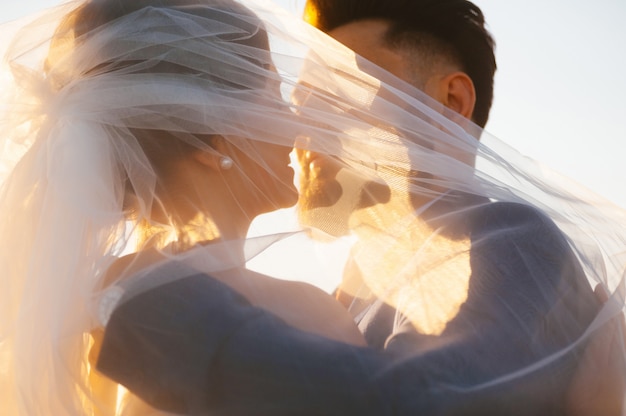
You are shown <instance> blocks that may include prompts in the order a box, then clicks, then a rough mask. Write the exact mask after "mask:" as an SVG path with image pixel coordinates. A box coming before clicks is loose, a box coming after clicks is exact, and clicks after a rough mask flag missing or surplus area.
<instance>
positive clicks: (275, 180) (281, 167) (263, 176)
mask: <svg viewBox="0 0 626 416" xmlns="http://www.w3.org/2000/svg"><path fill="white" fill-rule="evenodd" d="M229 143H230V145H229V146H230V147H231V148H232V152H229V153H230V154H231V157H232V159H233V161H234V166H233V168H231V169H229V171H228V172H225V176H229V177H232V179H230V181H231V182H232V183H231V184H230V187H231V192H232V194H233V196H234V197H235V198H237V200H238V202H239V204H240V206H241V208H242V209H243V210H244V211H245V212H246V213H247V214H248V215H249V216H251V217H253V216H255V215H258V214H261V213H264V212H270V211H274V210H276V209H280V208H286V207H290V206H292V205H294V204H295V203H296V202H297V199H298V192H297V190H296V188H295V186H294V171H293V169H292V168H291V166H290V162H291V159H290V153H291V150H292V148H291V146H283V145H278V144H273V143H267V142H263V141H260V140H249V139H232V138H229Z"/></svg>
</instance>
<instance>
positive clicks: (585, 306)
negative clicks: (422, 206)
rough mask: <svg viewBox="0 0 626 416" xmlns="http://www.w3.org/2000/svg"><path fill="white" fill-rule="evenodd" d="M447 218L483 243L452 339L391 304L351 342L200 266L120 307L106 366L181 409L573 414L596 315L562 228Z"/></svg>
mask: <svg viewBox="0 0 626 416" xmlns="http://www.w3.org/2000/svg"><path fill="white" fill-rule="evenodd" d="M442 227H443V228H447V229H448V231H449V232H450V233H458V234H459V235H461V234H464V235H467V236H469V237H470V238H471V242H472V246H471V251H470V264H471V270H472V272H471V273H472V274H471V279H470V292H469V297H468V299H467V301H466V302H465V303H464V304H463V305H462V307H461V310H460V312H459V314H458V315H457V317H456V318H454V320H453V321H451V322H450V323H449V324H448V326H447V327H446V329H445V331H444V332H443V333H442V334H441V335H440V336H437V337H432V336H424V335H420V334H418V333H417V332H416V331H415V330H414V328H413V326H412V325H411V323H410V322H408V321H407V320H406V319H403V318H402V317H401V316H398V315H397V314H396V312H395V311H394V310H393V309H391V308H390V307H389V306H388V305H385V304H384V303H382V302H380V301H379V302H377V303H375V305H373V307H372V308H371V309H370V310H369V311H368V314H367V315H366V316H365V318H364V320H363V321H362V322H361V325H362V326H363V328H364V331H365V335H366V338H367V339H368V341H369V342H370V345H371V346H370V347H369V348H362V347H354V346H350V345H345V344H342V343H339V342H335V341H331V340H328V339H325V338H323V337H319V336H315V335H312V334H308V333H305V332H303V331H299V330H297V329H294V328H291V327H289V326H288V325H286V324H285V323H283V322H282V321H281V320H279V319H277V318H276V317H275V316H273V315H272V314H270V313H268V312H267V311H264V310H262V309H260V308H257V307H255V306H252V305H250V303H249V302H248V301H247V300H246V299H244V298H243V297H242V296H240V295H238V294H237V293H235V292H234V291H232V290H231V289H230V288H228V287H227V286H225V285H224V284H222V283H220V282H218V281H216V280H214V279H212V278H211V277H210V276H206V275H201V274H196V275H190V276H189V277H187V278H184V279H182V280H178V281H176V282H173V283H169V284H165V285H162V286H159V287H157V288H155V289H152V290H150V291H148V292H145V293H143V294H141V295H139V296H136V297H134V298H132V299H130V300H128V301H125V302H124V303H122V304H121V306H120V307H118V308H117V309H116V310H115V312H114V313H113V315H112V317H111V320H110V321H109V324H108V326H107V330H106V334H105V339H104V343H103V346H102V351H101V354H100V358H99V362H98V368H99V370H100V371H102V372H104V373H105V374H107V375H108V376H109V377H111V378H112V379H114V380H116V381H118V382H120V383H122V384H124V385H126V386H127V387H128V388H129V389H130V390H131V391H133V392H135V393H136V394H138V395H139V396H140V397H142V398H144V399H145V400H146V401H148V402H149V403H151V404H153V405H155V406H157V407H160V408H163V409H165V410H170V411H175V412H179V413H183V414H194V415H195V414H211V415H222V414H223V415H273V416H276V415H355V416H356V415H359V416H363V415H377V416H382V415H420V414H423V415H428V416H433V415H533V416H537V415H558V414H562V412H563V409H562V404H563V397H562V396H563V393H564V392H565V390H566V389H567V385H568V383H569V380H570V378H571V375H572V372H573V370H574V368H575V364H576V361H577V357H578V354H579V352H580V351H579V349H577V348H571V349H566V347H567V346H569V345H571V344H572V343H573V342H574V341H575V340H576V339H577V338H578V337H579V336H580V335H581V334H582V333H583V332H584V330H585V328H586V327H587V326H588V325H589V323H590V322H591V320H592V319H593V317H594V316H595V314H596V312H597V310H598V305H597V302H596V300H595V298H594V295H593V292H592V290H591V287H590V285H589V283H588V282H587V279H586V278H585V276H584V274H583V273H582V271H581V268H580V265H579V263H578V261H577V259H576V257H575V255H574V253H573V252H572V250H571V249H570V247H569V245H568V243H567V241H566V239H565V238H564V236H563V234H562V233H561V232H560V231H559V230H558V229H557V227H556V226H555V225H554V224H553V223H552V222H551V221H550V220H549V219H548V218H547V217H545V216H544V215H542V214H541V213H539V212H538V211H536V210H534V209H532V208H530V207H527V206H524V205H519V204H512V203H486V204H480V205H477V206H476V208H474V209H470V210H467V211H464V212H463V213H462V214H460V215H456V216H454V217H448V218H447V219H446V223H445V224H444V225H442ZM443 231H444V232H445V230H443ZM156 273H158V271H157V272H156ZM554 354H557V355H554ZM546 357H551V358H550V359H549V360H547V361H546V363H545V364H544V365H540V366H538V367H537V368H532V371H527V372H519V370H523V369H525V368H526V369H528V368H529V367H528V366H530V365H531V364H533V363H537V362H538V361H539V360H541V359H543V358H546ZM512 373H515V374H516V377H512V378H507V375H508V374H512ZM494 381H496V382H494Z"/></svg>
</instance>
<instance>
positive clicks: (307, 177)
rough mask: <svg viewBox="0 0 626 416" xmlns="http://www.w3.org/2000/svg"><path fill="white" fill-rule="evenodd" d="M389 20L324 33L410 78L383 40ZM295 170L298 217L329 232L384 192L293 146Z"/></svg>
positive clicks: (339, 230)
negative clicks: (298, 189)
mask: <svg viewBox="0 0 626 416" xmlns="http://www.w3.org/2000/svg"><path fill="white" fill-rule="evenodd" d="M388 27H389V23H388V22H386V21H383V20H364V21H358V22H353V23H349V24H347V25H344V26H341V27H339V28H337V29H334V30H332V31H330V32H329V33H328V34H329V35H330V36H332V37H334V38H335V39H336V40H338V41H339V42H341V43H343V44H344V45H346V46H347V47H349V48H350V49H352V50H353V51H354V52H356V53H357V54H358V55H361V56H363V57H364V58H366V59H368V60H369V61H371V62H373V63H375V64H377V65H378V66H380V67H382V68H384V69H386V70H387V71H389V72H391V73H392V74H394V75H396V76H397V77H399V78H401V79H403V80H405V81H407V82H411V80H412V75H413V74H411V72H410V66H409V62H407V61H406V59H404V57H403V56H402V55H400V54H399V53H398V52H397V51H394V50H392V49H390V48H389V47H388V46H387V45H386V44H385V42H384V36H385V33H386V32H387V29H388ZM296 155H297V158H298V164H299V165H300V172H299V175H298V176H299V188H300V199H299V202H298V212H299V217H300V221H301V222H302V223H303V224H305V225H309V226H312V227H316V228H320V229H322V230H324V231H326V232H328V233H330V234H333V235H341V234H346V233H347V232H348V225H347V224H348V219H349V217H350V215H351V213H352V212H353V211H354V210H356V209H359V208H363V207H364V206H367V205H372V204H373V203H376V201H377V200H378V199H379V198H378V196H377V194H383V195H386V192H387V190H386V189H383V188H384V187H383V186H381V185H376V184H374V183H372V182H366V181H364V180H363V179H362V178H360V177H359V176H358V175H356V174H352V173H351V172H350V169H348V168H345V167H343V166H341V165H340V164H339V162H338V161H336V160H334V159H333V158H331V157H329V156H327V155H323V154H320V153H318V152H314V151H311V150H301V149H300V150H298V149H296Z"/></svg>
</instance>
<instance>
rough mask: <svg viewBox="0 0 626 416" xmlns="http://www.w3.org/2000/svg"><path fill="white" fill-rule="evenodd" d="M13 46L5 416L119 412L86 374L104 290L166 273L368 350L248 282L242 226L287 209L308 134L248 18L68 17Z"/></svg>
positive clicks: (324, 301)
mask: <svg viewBox="0 0 626 416" xmlns="http://www.w3.org/2000/svg"><path fill="white" fill-rule="evenodd" d="M48 19H49V20H48ZM57 22H60V23H57ZM51 24H57V26H56V28H53V29H54V31H53V32H52V36H51V38H50V39H49V42H48V43H47V44H45V43H44V44H39V43H37V42H39V41H41V39H38V38H37V36H42V38H43V36H45V35H48V36H50V32H49V31H48V32H46V30H49V25H51ZM33 28H36V29H37V30H38V31H39V32H33V31H32V30H33ZM22 33H23V34H25V36H26V37H28V39H26V38H19V37H18V38H16V40H15V43H14V44H13V49H12V50H11V51H10V52H9V53H10V56H11V57H12V70H13V73H14V76H15V77H16V81H17V82H19V88H24V90H23V91H19V94H20V95H18V98H19V100H21V101H18V102H19V103H22V104H27V105H28V106H27V107H26V106H25V107H23V108H20V109H19V110H20V111H14V112H13V113H12V114H14V115H15V114H18V113H20V114H19V115H20V116H24V118H23V119H20V120H17V122H15V123H14V126H15V129H14V130H13V131H11V132H7V133H12V134H14V136H12V137H11V138H12V139H13V141H12V142H11V143H9V141H8V140H7V141H6V143H7V146H8V144H11V145H13V146H14V148H15V149H16V150H17V153H18V154H19V159H18V160H17V162H16V163H15V164H14V166H12V170H11V172H10V175H9V176H8V178H6V180H5V182H4V187H3V193H2V208H1V209H2V214H3V215H2V218H3V219H2V220H1V225H0V227H1V230H2V235H3V237H2V242H1V244H2V249H1V250H0V251H1V253H2V254H1V255H0V257H1V259H0V262H1V267H2V282H3V301H2V326H1V327H0V328H1V335H2V338H1V343H0V349H1V351H2V354H1V355H0V359H1V362H2V364H1V365H0V374H1V376H2V379H1V380H2V382H1V383H2V384H1V387H2V389H1V390H2V398H3V400H2V402H3V405H2V408H3V414H10V415H13V414H28V415H35V414H54V415H63V414H69V415H78V414H109V413H111V414H114V413H116V412H118V411H121V410H120V404H119V403H118V402H119V398H118V394H117V389H116V387H115V386H112V385H111V383H110V382H107V381H106V380H105V379H104V378H103V377H101V376H100V375H98V374H97V372H96V371H94V367H93V364H94V360H95V358H96V357H97V351H98V349H99V340H100V338H101V330H99V329H98V327H99V325H101V324H103V323H105V322H106V314H107V312H106V302H107V301H108V299H110V296H109V295H110V294H111V292H107V288H109V287H112V286H114V285H115V284H116V283H118V284H119V283H120V282H123V281H125V280H127V279H129V277H132V276H136V275H137V274H138V273H139V272H140V271H141V272H142V273H148V272H150V273H152V274H159V273H163V272H159V270H161V269H160V268H161V267H163V266H164V265H166V266H169V267H170V269H167V267H166V269H164V270H167V271H168V273H169V274H168V276H167V278H168V279H173V278H174V275H175V274H176V273H178V272H179V270H178V269H177V271H172V269H171V267H172V265H173V264H175V265H177V267H178V268H183V266H182V265H183V264H185V265H187V266H185V267H196V268H199V269H201V270H203V271H211V272H214V273H213V274H212V275H213V276H215V277H219V278H220V280H222V281H223V282H224V283H225V284H227V285H229V286H230V287H233V288H234V289H236V290H237V291H238V292H239V293H241V294H242V295H244V296H245V297H246V298H247V299H249V300H250V301H251V302H253V303H254V304H255V305H257V306H259V307H262V308H265V309H267V310H270V311H273V312H274V313H276V314H277V315H278V316H281V317H282V318H283V319H285V320H286V322H289V323H291V324H293V325H295V326H298V327H300V328H302V329H304V330H307V331H311V332H314V333H320V334H324V335H325V336H328V337H331V338H335V339H337V340H342V341H345V342H352V343H356V344H363V340H362V336H361V335H360V333H359V332H358V329H357V328H356V327H355V326H354V324H353V322H352V320H351V318H350V317H349V315H348V314H347V313H346V312H345V310H344V309H343V308H342V307H341V306H340V305H339V304H338V303H337V302H335V301H334V300H333V299H332V298H331V297H330V296H328V295H327V294H326V293H324V292H322V291H321V290H319V289H317V288H315V287H313V286H310V285H307V284H305V283H299V282H287V281H278V280H276V279H271V278H269V277H267V276H264V275H261V274H259V273H255V272H252V271H250V270H247V269H245V268H244V263H245V252H244V245H243V241H244V240H245V237H246V233H247V231H248V228H249V226H250V223H251V221H252V220H253V219H254V218H255V217H257V216H258V215H259V214H262V213H265V212H269V211H273V210H276V209H279V208H284V207H289V206H292V205H294V204H295V202H296V201H297V191H296V189H295V187H294V178H293V175H294V172H293V169H292V168H291V167H290V166H289V164H290V155H289V154H290V152H291V150H292V145H293V142H294V140H295V138H296V137H297V135H298V134H301V133H304V132H306V129H305V128H304V127H303V126H301V125H299V124H298V123H296V121H295V119H294V114H293V113H292V110H291V109H290V108H289V105H288V103H287V102H285V101H284V99H283V97H282V96H281V92H280V90H279V87H280V77H279V75H278V73H277V72H276V71H275V70H274V64H273V62H272V57H271V55H270V53H269V43H268V35H267V32H266V30H265V29H264V28H263V25H262V23H261V22H260V21H259V20H258V18H257V17H256V16H255V15H254V14H253V13H252V12H250V11H249V10H248V9H246V8H245V7H244V6H242V5H240V4H238V3H236V2H234V1H231V0H214V1H211V2H207V3H206V4H202V3H198V2H196V1H194V0H183V1H167V0H166V1H161V2H157V3H155V2H153V1H143V0H142V1H134V2H117V1H110V0H93V1H87V2H82V1H81V2H74V3H68V4H65V5H63V6H60V7H59V8H58V10H56V11H54V12H52V13H50V15H46V16H44V17H42V18H41V19H40V20H37V21H35V22H33V23H32V24H31V25H29V26H26V27H25V28H24V32H22ZM44 40H45V39H44ZM30 42H32V43H30ZM25 43H27V45H25ZM42 45H43V46H42ZM25 46H28V47H29V48H32V49H30V50H27V53H26V54H22V52H23V50H21V48H24V47H25ZM41 49H43V52H44V55H45V60H44V61H43V63H42V64H40V65H41V66H34V64H32V60H31V59H32V58H33V57H36V56H37V54H38V53H41V52H42V51H41ZM37 64H39V62H38V63H37ZM31 65H33V66H31ZM27 94H31V95H30V96H29V98H30V97H32V101H30V102H28V103H27V100H26V99H25V98H24V97H26V96H27ZM14 110H17V109H15V108H14ZM22 111H23V113H22ZM26 117H28V118H26ZM3 121H5V124H8V123H7V121H8V120H6V119H5V120H3ZM11 121H14V120H11ZM20 129H22V130H20ZM20 150H22V152H21V153H20V152H19V151H20ZM5 155H6V154H5ZM5 160H6V159H5ZM9 237H11V238H9ZM276 238H277V239H280V236H278V237H276ZM257 244H262V245H264V244H266V243H264V242H263V241H259V242H257ZM189 265H191V266H189ZM155 270H156V271H155ZM151 277H152V278H151V280H152V281H155V280H158V276H157V277H155V276H151ZM130 280H132V279H130ZM117 288H119V285H118V286H117ZM103 293H105V294H106V295H107V296H108V297H107V296H105V297H104V300H100V299H101V298H102V296H101V294H103ZM113 293H115V291H113ZM277 299H280V302H278V301H277ZM92 303H93V304H94V305H96V306H95V307H92V306H91V304H92ZM88 354H89V355H91V361H89V360H88V359H87V357H88ZM135 405H136V404H135Z"/></svg>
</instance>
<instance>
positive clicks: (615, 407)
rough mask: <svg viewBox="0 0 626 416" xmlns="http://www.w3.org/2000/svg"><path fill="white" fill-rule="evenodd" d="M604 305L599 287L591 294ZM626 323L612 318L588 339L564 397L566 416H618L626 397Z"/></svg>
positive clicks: (621, 315) (622, 316) (605, 295)
mask: <svg viewBox="0 0 626 416" xmlns="http://www.w3.org/2000/svg"><path fill="white" fill-rule="evenodd" d="M595 293H596V296H597V297H598V299H599V300H600V301H601V302H602V303H605V302H606V301H607V300H608V295H607V293H606V291H605V290H604V288H603V287H602V286H601V285H598V286H596V290H595ZM625 334H626V321H625V320H624V315H623V314H620V315H619V316H616V317H614V318H613V319H611V320H610V321H609V322H607V323H606V324H605V325H604V326H603V327H602V328H599V329H598V330H597V331H596V332H595V333H594V334H593V335H592V336H591V339H590V342H589V345H587V348H586V350H585V352H584V354H583V357H582V359H581V361H580V365H579V367H578V369H577V370H576V373H575V374H574V379H573V380H572V384H571V385H570V388H569V391H568V392H567V395H566V409H567V415H568V416H621V415H623V414H624V412H623V406H624V396H625V393H626V349H625V348H626V347H625V346H626V342H625V341H626V338H625Z"/></svg>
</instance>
